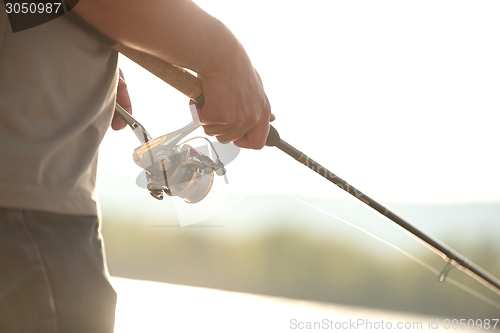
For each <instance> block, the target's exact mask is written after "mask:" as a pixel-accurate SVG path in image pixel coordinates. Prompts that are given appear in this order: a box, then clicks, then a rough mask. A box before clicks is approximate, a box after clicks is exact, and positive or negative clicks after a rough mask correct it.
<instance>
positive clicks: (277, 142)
mask: <svg viewBox="0 0 500 333" xmlns="http://www.w3.org/2000/svg"><path fill="white" fill-rule="evenodd" d="M113 48H114V49H115V50H117V51H119V52H120V53H122V54H123V55H125V56H126V57H128V58H130V59H131V60H133V61H134V62H136V63H137V64H139V65H141V66H142V67H144V68H145V69H147V70H149V71H150V72H151V73H153V74H154V75H156V76H157V77H159V78H160V79H162V80H163V81H165V82H167V83H168V84H170V85H171V86H172V87H174V88H176V89H177V90H179V91H180V92H182V93H184V94H185V95H186V96H188V97H189V98H191V99H192V100H193V101H194V102H195V103H196V104H197V106H198V107H202V106H203V103H204V97H203V90H202V87H201V84H200V82H199V80H198V78H196V77H195V76H194V75H192V74H191V73H190V72H188V71H186V70H185V69H183V68H181V67H177V66H175V65H172V64H170V63H168V62H165V61H163V60H161V59H159V58H156V57H154V56H151V55H148V54H144V53H142V52H140V51H137V50H134V49H131V48H128V47H125V46H123V45H120V44H115V45H114V46H113ZM266 146H269V147H276V148H278V149H279V150H281V151H283V152H284V153H285V154H287V155H289V156H290V157H292V158H294V159H295V160H296V161H298V162H299V163H301V164H303V165H305V166H306V167H308V168H309V169H311V170H313V171H314V172H316V173H317V174H319V175H320V176H322V177H323V178H325V179H327V180H328V181H330V182H331V183H333V184H335V185H337V186H338V187H340V188H341V189H342V190H344V191H346V192H347V193H349V194H351V195H352V196H353V197H355V198H356V199H358V200H360V201H361V202H363V203H364V204H366V205H368V206H369V207H371V208H372V209H374V210H375V211H377V212H379V213H380V214H382V215H383V216H385V217H387V218H388V219H389V220H391V221H392V222H394V223H395V224H396V225H398V226H399V227H401V228H402V229H404V230H405V231H406V232H408V233H409V234H411V235H412V236H413V237H414V238H416V239H417V240H418V241H420V242H421V243H423V244H424V245H425V246H427V247H428V248H429V249H431V250H432V251H433V252H435V253H436V254H438V255H439V256H440V257H442V258H443V259H444V260H445V261H446V265H445V267H444V268H443V270H442V271H441V273H440V274H439V276H438V280H439V281H440V282H443V281H445V280H446V277H447V276H448V273H449V271H450V270H451V269H452V268H453V267H457V268H459V269H460V270H462V271H464V272H465V273H466V274H468V275H470V276H471V277H472V278H473V279H475V280H477V281H478V282H480V283H482V284H483V285H484V286H486V287H488V288H489V289H491V290H492V291H494V292H495V293H497V294H499V295H500V281H499V280H498V279H497V278H496V277H494V276H493V275H491V274H490V273H488V272H487V271H485V270H484V269H482V268H481V267H479V266H478V265H476V264H474V263H473V262H472V261H470V260H469V259H467V258H466V257H464V256H462V255H461V254H460V253H458V252H456V251H455V250H453V249H451V248H450V247H448V246H446V245H445V244H443V243H441V242H439V241H438V240H436V239H434V238H432V237H431V236H429V235H427V234H426V233H424V232H423V231H421V230H420V229H418V228H416V227H415V226H413V225H412V224H410V223H409V222H407V221H406V220H404V219H403V218H402V217H400V216H398V215H396V214H395V213H394V212H392V211H391V210H389V209H388V208H387V207H384V206H383V205H381V204H380V203H378V202H377V201H375V200H373V199H372V198H370V197H369V196H367V195H366V194H364V193H363V192H361V191H360V190H358V189H357V188H355V187H354V186H352V185H351V184H349V183H348V182H346V181H345V180H343V179H342V178H340V177H338V176H337V175H335V174H334V173H333V172H331V171H330V170H328V169H327V168H325V167H324V166H322V165H321V164H319V163H318V162H316V161H314V160H313V159H311V158H309V157H308V156H307V155H305V154H304V153H302V152H301V151H299V150H298V149H296V148H294V147H293V146H292V145H290V144H289V143H287V142H286V141H284V140H282V139H281V138H280V135H279V133H278V131H277V130H276V129H275V128H274V127H273V126H270V132H269V135H268V137H267V140H266Z"/></svg>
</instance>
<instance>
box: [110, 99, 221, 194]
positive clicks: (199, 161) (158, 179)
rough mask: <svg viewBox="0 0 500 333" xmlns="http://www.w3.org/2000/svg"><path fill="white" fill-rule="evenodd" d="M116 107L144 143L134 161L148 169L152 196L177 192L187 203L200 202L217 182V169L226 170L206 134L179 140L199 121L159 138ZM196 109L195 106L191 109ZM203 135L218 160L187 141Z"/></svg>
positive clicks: (147, 176)
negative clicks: (152, 135) (154, 136)
mask: <svg viewBox="0 0 500 333" xmlns="http://www.w3.org/2000/svg"><path fill="white" fill-rule="evenodd" d="M120 108H121V107H120V106H119V105H118V104H117V107H116V109H117V111H118V112H119V113H120V115H122V117H124V118H127V119H126V121H127V123H128V124H129V126H130V127H131V128H132V129H133V131H134V133H135V134H136V136H137V138H138V139H139V141H141V143H142V145H141V146H139V147H137V148H136V149H134V153H133V160H134V162H135V163H136V164H137V165H138V166H140V167H141V168H143V169H144V170H145V171H146V180H147V189H148V190H149V192H150V193H151V196H153V198H155V199H158V200H162V199H163V198H164V194H167V195H169V196H178V197H180V198H182V199H183V200H184V201H185V202H186V203H197V202H200V201H201V200H203V198H205V197H206V196H207V194H208V193H209V192H210V189H211V188H212V184H213V182H214V178H215V177H214V173H216V174H217V175H219V176H223V175H225V174H226V169H225V168H224V165H223V164H222V162H221V161H220V158H219V155H218V154H217V152H216V151H215V148H214V146H213V145H212V143H211V142H210V141H209V140H208V139H206V138H204V137H195V138H192V139H189V140H186V141H184V142H182V143H179V141H180V140H181V139H183V138H184V137H185V136H186V135H188V134H189V133H191V132H192V131H194V130H195V129H197V128H198V127H199V126H200V125H199V123H197V122H195V121H193V122H191V123H190V124H188V125H187V126H185V127H183V128H181V129H180V130H177V131H174V132H172V133H169V134H165V135H163V136H160V137H158V138H156V139H151V136H150V135H149V134H148V133H147V132H146V130H145V129H144V127H143V126H142V125H141V124H139V123H138V122H137V121H136V120H135V119H133V118H132V117H131V116H130V115H129V114H128V113H127V114H124V113H126V111H125V110H123V109H122V110H119V109H120ZM192 111H193V110H192ZM194 139H204V140H206V141H207V142H208V143H209V146H210V147H211V149H212V152H213V155H214V156H215V157H216V161H215V162H214V161H212V159H211V158H210V157H208V156H206V155H205V154H203V153H201V152H199V151H198V150H196V149H195V148H193V147H192V146H190V145H188V144H187V142H188V141H191V140H194Z"/></svg>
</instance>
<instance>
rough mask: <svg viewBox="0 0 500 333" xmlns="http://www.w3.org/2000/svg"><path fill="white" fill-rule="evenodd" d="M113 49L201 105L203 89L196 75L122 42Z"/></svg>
mask: <svg viewBox="0 0 500 333" xmlns="http://www.w3.org/2000/svg"><path fill="white" fill-rule="evenodd" d="M113 49H115V50H116V51H118V52H120V53H121V54H123V55H124V56H126V57H127V58H129V59H130V60H132V61H133V62H135V63H137V64H138V65H140V66H142V67H144V68H145V69H147V70H148V71H150V72H151V73H152V74H154V75H156V76H157V77H158V78H160V79H162V80H163V81H165V82H166V83H168V84H169V85H171V86H172V87H174V88H175V89H177V90H179V91H180V92H181V93H183V94H184V95H186V96H187V97H189V98H191V99H192V100H193V101H194V102H196V104H197V105H198V106H200V107H201V106H203V102H204V99H203V90H202V88H201V83H200V81H199V80H198V78H197V77H196V76H194V75H193V74H191V73H190V72H188V71H187V70H185V69H184V68H182V67H179V66H176V65H172V64H170V63H168V62H166V61H164V60H161V59H159V58H157V57H155V56H152V55H150V54H147V53H144V52H141V51H138V50H135V49H132V48H129V47H127V46H124V45H122V44H119V43H117V44H114V45H113Z"/></svg>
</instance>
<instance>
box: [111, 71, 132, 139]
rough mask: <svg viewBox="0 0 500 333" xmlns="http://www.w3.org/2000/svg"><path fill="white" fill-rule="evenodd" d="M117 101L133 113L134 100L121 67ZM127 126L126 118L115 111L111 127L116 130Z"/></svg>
mask: <svg viewBox="0 0 500 333" xmlns="http://www.w3.org/2000/svg"><path fill="white" fill-rule="evenodd" d="M116 103H118V104H119V105H120V106H121V107H122V108H124V109H125V110H126V111H127V112H128V113H130V114H132V102H131V101H130V96H129V94H128V90H127V83H126V82H125V76H123V72H122V70H121V69H120V77H119V78H118V87H117V90H116ZM125 126H127V123H126V122H125V120H124V119H123V118H122V117H121V116H120V115H119V114H118V113H116V112H115V114H114V115H113V120H112V121H111V128H113V129H114V130H115V131H117V130H121V129H122V128H124V127H125Z"/></svg>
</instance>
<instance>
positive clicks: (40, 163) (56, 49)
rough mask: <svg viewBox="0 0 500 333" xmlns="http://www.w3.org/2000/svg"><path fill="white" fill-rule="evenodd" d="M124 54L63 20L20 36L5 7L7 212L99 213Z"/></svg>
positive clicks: (1, 37)
mask: <svg viewBox="0 0 500 333" xmlns="http://www.w3.org/2000/svg"><path fill="white" fill-rule="evenodd" d="M117 77H118V76H117V53H116V52H115V51H113V50H111V49H110V48H109V47H108V46H106V45H104V44H102V43H101V42H99V41H98V40H97V39H96V38H95V37H94V36H92V35H90V34H89V33H88V32H86V31H85V30H83V29H82V28H80V27H78V26H76V25H74V24H73V23H71V22H70V21H69V20H68V19H67V18H66V17H64V16H63V17H60V18H57V19H55V20H53V21H50V22H47V23H45V24H42V25H40V26H37V27H34V28H31V29H28V30H25V31H21V32H17V33H12V30H11V28H10V25H9V23H8V20H7V15H6V13H5V9H4V8H3V3H2V2H0V207H5V208H20V209H32V210H42V211H49V212H53V213H62V214H74V215H95V214H97V211H98V208H97V201H96V194H95V176H96V175H95V174H96V165H97V151H98V147H99V144H100V142H101V140H102V138H103V136H104V133H105V132H106V130H107V128H108V127H109V124H110V122H111V118H112V114H113V107H114V100H115V91H116V82H117Z"/></svg>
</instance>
